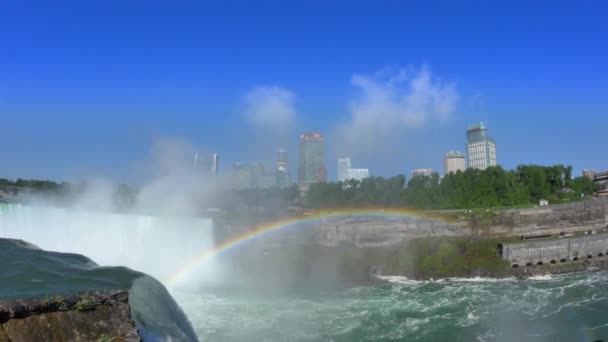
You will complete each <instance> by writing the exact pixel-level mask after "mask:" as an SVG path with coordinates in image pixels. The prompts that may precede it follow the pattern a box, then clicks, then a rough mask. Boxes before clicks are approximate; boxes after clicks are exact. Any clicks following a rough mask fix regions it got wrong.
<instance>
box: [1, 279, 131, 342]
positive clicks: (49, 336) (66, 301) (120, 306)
mask: <svg viewBox="0 0 608 342" xmlns="http://www.w3.org/2000/svg"><path fill="white" fill-rule="evenodd" d="M19 341H75V342H78V341H97V342H104V341H112V342H127V341H128V342H134V341H141V338H140V336H139V333H138V330H137V327H136V326H135V323H134V321H133V320H132V318H131V310H130V307H129V293H128V292H126V291H104V292H86V293H81V294H78V295H74V296H70V297H67V298H64V297H62V296H49V297H45V298H36V299H11V300H0V342H19Z"/></svg>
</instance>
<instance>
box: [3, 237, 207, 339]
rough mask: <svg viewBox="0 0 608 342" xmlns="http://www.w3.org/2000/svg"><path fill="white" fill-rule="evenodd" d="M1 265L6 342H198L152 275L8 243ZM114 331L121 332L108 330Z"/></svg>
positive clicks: (6, 240)
mask: <svg viewBox="0 0 608 342" xmlns="http://www.w3.org/2000/svg"><path fill="white" fill-rule="evenodd" d="M0 260H2V262H0V302H1V303H3V304H0V305H1V307H0V325H1V329H0V342H4V341H78V340H82V341H114V342H116V341H121V340H122V341H131V340H133V339H134V340H140V339H143V340H144V341H198V338H197V336H196V334H195V333H194V330H193V329H192V326H191V325H190V322H189V321H188V318H187V317H186V315H185V314H184V313H183V311H182V310H181V308H180V307H179V306H178V305H177V303H176V302H175V300H174V299H173V298H172V297H171V295H170V294H169V292H168V291H167V289H166V288H165V287H164V286H163V285H162V284H161V283H160V282H159V281H157V280H156V279H154V278H152V277H150V276H148V275H146V274H143V273H141V272H137V271H133V270H131V269H128V268H126V267H100V266H98V265H97V264H95V262H93V261H92V260H91V259H89V258H87V257H85V256H82V255H79V254H70V253H57V252H49V251H45V250H42V249H39V248H37V247H36V246H34V245H31V244H29V243H26V242H24V241H20V240H12V239H2V238H0ZM116 291H118V292H116ZM75 294H77V296H75ZM83 296H84V297H83ZM59 299H60V300H59ZM119 322H120V324H119ZM49 324H50V325H51V327H48V325H49ZM121 324H122V325H121ZM110 325H118V328H120V329H119V330H107V331H106V330H103V329H105V328H104V326H106V328H110V327H109V326H110ZM133 327H135V328H136V332H137V333H136V334H135V335H133V334H131V333H130V332H132V331H133ZM44 329H47V330H44ZM48 329H50V330H48ZM95 329H97V330H95ZM70 331H71V334H72V335H69V332H70ZM9 333H10V334H13V335H10V334H9ZM113 333H116V334H118V335H115V336H111V335H112V334H113ZM15 334H17V335H15ZM28 334H39V335H28ZM95 334H97V335H95ZM93 335H95V336H97V337H96V338H92V336H93ZM11 336H13V337H11ZM15 336H16V337H15ZM35 336H44V338H35ZM121 336H122V337H121ZM117 337H120V338H117ZM7 338H10V339H9V340H7Z"/></svg>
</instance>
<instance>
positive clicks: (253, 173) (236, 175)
mask: <svg viewBox="0 0 608 342" xmlns="http://www.w3.org/2000/svg"><path fill="white" fill-rule="evenodd" d="M230 176H231V177H230V185H231V187H232V188H233V189H235V190H243V189H267V188H272V187H275V186H277V178H276V175H275V174H274V173H273V172H267V170H266V169H265V168H264V165H262V164H260V163H251V164H242V163H235V164H234V165H233V166H232V171H231V174H230Z"/></svg>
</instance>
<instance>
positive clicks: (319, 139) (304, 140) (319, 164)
mask: <svg viewBox="0 0 608 342" xmlns="http://www.w3.org/2000/svg"><path fill="white" fill-rule="evenodd" d="M298 164H299V165H298V184H299V185H300V188H302V189H307V188H308V186H309V185H310V184H313V183H318V182H325V181H326V179H327V171H326V169H325V143H324V141H323V135H322V134H321V133H304V134H300V160H298Z"/></svg>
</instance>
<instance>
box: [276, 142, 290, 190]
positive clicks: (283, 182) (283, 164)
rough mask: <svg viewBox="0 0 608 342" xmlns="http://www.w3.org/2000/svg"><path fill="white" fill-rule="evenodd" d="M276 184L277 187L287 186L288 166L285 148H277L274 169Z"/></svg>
mask: <svg viewBox="0 0 608 342" xmlns="http://www.w3.org/2000/svg"><path fill="white" fill-rule="evenodd" d="M275 176H276V185H277V186H278V187H279V188H286V187H288V186H289V183H290V182H289V168H288V166H287V150H285V149H282V148H280V149H278V150H277V169H276V173H275Z"/></svg>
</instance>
